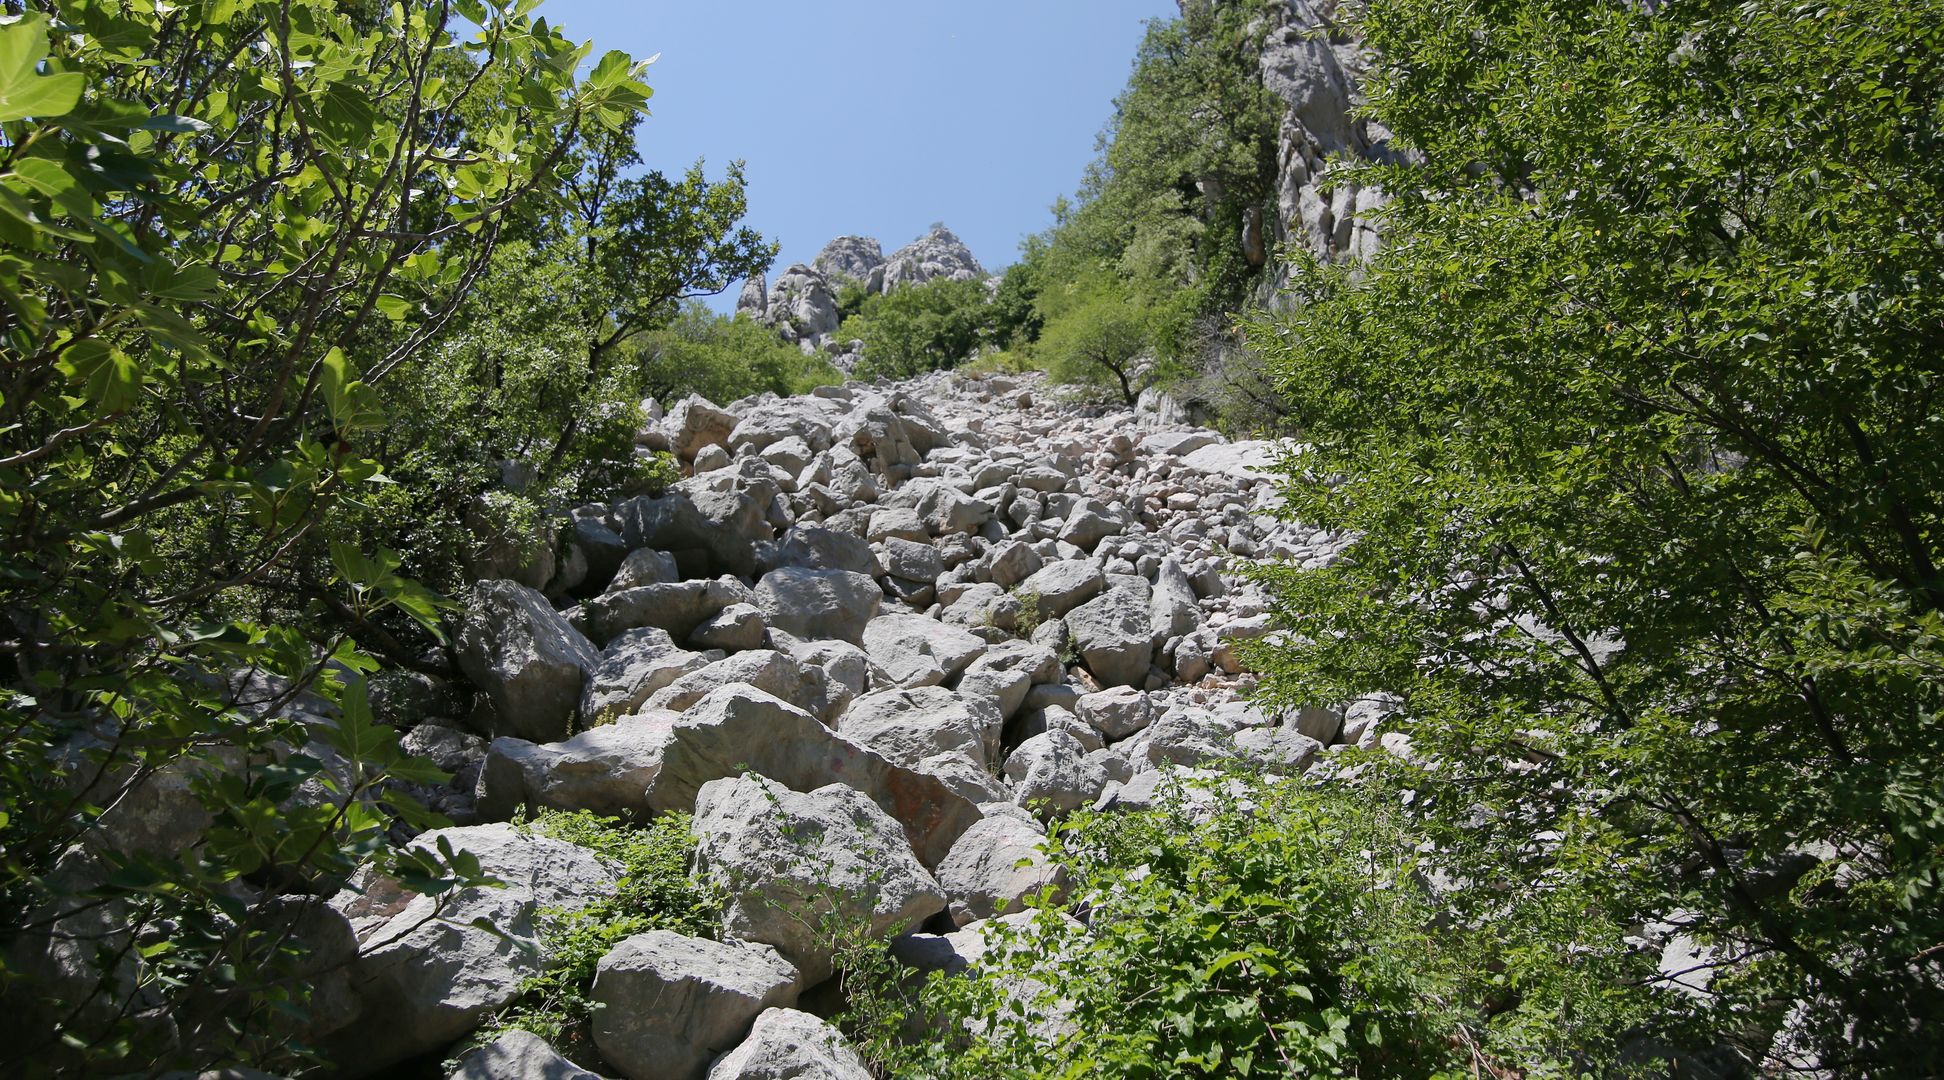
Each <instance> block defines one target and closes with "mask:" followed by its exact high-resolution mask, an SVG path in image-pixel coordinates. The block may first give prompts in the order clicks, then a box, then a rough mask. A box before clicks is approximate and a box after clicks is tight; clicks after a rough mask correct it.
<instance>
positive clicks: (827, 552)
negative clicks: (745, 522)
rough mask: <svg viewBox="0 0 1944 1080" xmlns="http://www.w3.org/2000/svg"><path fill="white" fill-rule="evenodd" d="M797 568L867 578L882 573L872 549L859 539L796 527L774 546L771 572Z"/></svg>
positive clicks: (813, 528)
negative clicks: (779, 568)
mask: <svg viewBox="0 0 1944 1080" xmlns="http://www.w3.org/2000/svg"><path fill="white" fill-rule="evenodd" d="M780 566H799V567H803V568H804V569H807V570H849V571H850V572H851V573H854V574H863V575H864V576H866V577H877V576H878V575H879V574H882V573H884V568H883V567H882V566H880V565H879V564H878V557H877V554H876V553H875V552H873V551H872V550H871V545H870V544H869V543H866V542H865V541H864V539H863V538H862V537H858V536H853V535H851V534H849V533H842V532H837V531H835V530H833V529H822V528H817V527H816V526H811V525H799V526H797V527H796V528H794V529H791V530H790V531H789V532H788V533H785V534H784V536H783V542H782V543H781V544H778V545H777V548H776V554H775V557H774V561H773V563H772V567H771V568H772V569H773V568H775V567H780Z"/></svg>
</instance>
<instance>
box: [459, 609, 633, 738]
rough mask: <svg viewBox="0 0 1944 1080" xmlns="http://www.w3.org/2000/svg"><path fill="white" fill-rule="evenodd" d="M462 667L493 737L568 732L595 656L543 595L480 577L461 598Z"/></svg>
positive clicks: (597, 655) (548, 735)
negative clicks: (480, 696)
mask: <svg viewBox="0 0 1944 1080" xmlns="http://www.w3.org/2000/svg"><path fill="white" fill-rule="evenodd" d="M455 644H456V646H457V649H456V652H457V655H458V660H459V669H460V670H461V671H463V672H465V674H466V677H467V678H468V679H471V680H472V682H473V685H474V686H477V687H479V689H480V690H481V691H482V692H483V693H484V694H485V697H486V703H487V708H486V709H485V710H484V715H483V716H480V717H477V718H476V720H477V721H478V722H479V723H480V726H481V727H482V728H484V729H485V730H486V731H487V732H488V733H490V734H504V735H518V736H521V737H524V738H534V739H539V740H542V741H544V740H547V739H557V738H561V737H563V736H565V735H566V734H567V732H568V731H569V730H570V727H571V725H572V723H573V719H574V712H575V710H576V709H577V708H578V707H579V704H580V696H581V686H582V683H583V682H584V681H585V680H586V678H587V673H588V672H589V671H591V670H593V668H594V667H595V665H597V664H598V663H599V662H600V653H599V652H597V651H596V650H595V648H594V646H593V644H592V643H591V642H589V641H588V640H587V638H586V637H584V636H582V634H581V633H580V631H578V630H575V629H574V628H573V627H572V626H570V625H569V624H568V622H567V620H566V619H564V618H562V617H561V616H560V614H559V613H558V612H556V611H554V609H553V605H551V604H549V603H547V598H546V597H544V596H542V595H540V594H539V593H538V592H536V591H534V590H533V589H530V588H527V587H526V586H524V585H516V584H514V583H513V582H510V581H482V582H480V583H478V584H477V585H475V586H473V588H472V590H471V591H470V592H469V593H468V594H467V596H466V609H465V613H464V614H463V615H462V616H461V617H460V620H459V632H458V634H457V635H456V642H455Z"/></svg>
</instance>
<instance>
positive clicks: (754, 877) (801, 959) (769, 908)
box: [694, 776, 945, 984]
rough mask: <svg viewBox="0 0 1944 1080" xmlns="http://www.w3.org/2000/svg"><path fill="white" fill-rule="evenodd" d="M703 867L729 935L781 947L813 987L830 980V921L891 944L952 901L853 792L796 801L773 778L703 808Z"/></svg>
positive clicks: (710, 796)
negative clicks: (850, 923) (825, 935)
mask: <svg viewBox="0 0 1944 1080" xmlns="http://www.w3.org/2000/svg"><path fill="white" fill-rule="evenodd" d="M694 830H695V834H696V836H697V838H698V840H699V846H698V848H697V858H698V863H699V865H700V867H701V869H702V872H703V874H704V875H705V876H706V877H707V879H708V880H709V881H711V882H713V883H714V884H715V885H716V886H718V887H720V888H721V889H723V890H724V894H725V895H726V897H727V902H726V905H725V907H724V910H723V917H722V919H723V922H722V925H723V930H724V931H725V932H726V933H728V934H731V935H733V936H736V937H739V938H742V939H744V940H747V941H759V942H762V943H764V944H767V945H773V946H775V947H776V949H777V951H778V952H780V953H782V954H783V956H784V958H785V959H788V960H789V961H791V962H792V963H793V964H795V965H796V966H797V968H798V969H799V970H800V971H802V972H803V975H804V979H805V981H806V982H807V983H812V984H814V983H817V982H821V981H822V980H823V979H824V978H826V977H827V976H828V975H829V974H830V971H831V966H830V961H831V953H830V946H829V944H828V942H827V941H826V940H821V939H820V935H819V934H817V933H816V927H817V926H818V925H819V923H820V922H821V921H822V920H823V919H824V918H825V917H826V916H828V915H832V914H835V915H836V916H837V917H839V918H843V919H849V920H855V921H856V922H857V923H858V924H861V925H863V926H864V927H865V928H866V932H868V933H870V934H872V935H882V936H889V935H891V934H894V933H896V932H898V931H900V930H902V929H904V928H906V927H909V926H912V925H915V924H916V923H918V922H919V921H920V920H922V919H924V918H926V917H927V916H929V915H932V914H933V913H935V912H938V911H941V910H943V909H944V907H945V896H944V894H943V893H942V892H940V891H939V887H938V883H937V882H936V881H934V880H933V879H932V876H931V875H930V874H929V873H927V872H926V870H925V868H924V867H923V866H921V865H920V864H919V863H918V860H917V859H916V858H915V857H913V855H912V853H911V848H910V845H909V844H908V843H907V841H906V839H905V835H904V831H903V829H901V828H900V827H899V825H898V822H896V821H894V820H893V819H892V818H891V817H890V816H889V815H887V814H886V813H885V812H884V811H883V810H881V809H879V808H878V806H877V804H875V803H873V802H872V801H871V800H870V799H868V798H867V797H865V796H864V794H863V793H862V792H859V791H857V790H855V789H853V788H850V787H846V786H844V785H842V784H830V785H827V786H825V787H820V788H817V789H815V790H814V791H809V792H796V791H792V790H790V789H789V788H787V787H785V786H784V785H782V784H779V783H777V782H776V781H774V780H770V779H767V778H765V777H760V776H758V777H742V776H736V777H727V778H724V779H720V780H712V781H710V782H709V783H707V784H704V785H703V786H702V790H701V791H700V793H698V795H697V796H696V800H695V820H694Z"/></svg>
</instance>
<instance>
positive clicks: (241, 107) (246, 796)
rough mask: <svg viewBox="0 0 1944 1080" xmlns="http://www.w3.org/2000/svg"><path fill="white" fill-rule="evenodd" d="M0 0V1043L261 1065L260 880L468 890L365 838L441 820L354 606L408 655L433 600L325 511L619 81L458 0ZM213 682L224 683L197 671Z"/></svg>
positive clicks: (519, 23) (263, 909) (298, 1058)
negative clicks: (421, 1)
mask: <svg viewBox="0 0 1944 1080" xmlns="http://www.w3.org/2000/svg"><path fill="white" fill-rule="evenodd" d="M23 8H25V13H24V14H23ZM44 9H46V10H53V9H58V11H59V14H60V17H59V20H58V21H57V20H55V19H51V18H49V17H48V16H47V15H46V14H44V13H43V10H44ZM9 11H10V15H9V18H8V20H7V21H6V22H5V23H4V25H0V86H3V87H4V90H0V128H3V131H0V134H3V135H4V140H5V144H6V147H7V153H6V154H5V155H4V158H0V306H4V310H5V319H4V321H5V323H6V328H7V333H6V338H5V345H4V349H3V350H0V352H3V354H4V355H3V356H0V359H3V360H4V362H3V363H0V531H4V532H5V534H6V536H7V543H6V545H5V548H4V551H0V625H4V627H5V630H4V631H0V639H4V644H3V645H0V649H3V650H4V652H5V654H6V657H7V663H6V666H5V671H6V673H5V675H4V676H0V731H4V732H5V733H6V734H5V754H4V757H3V758H0V927H3V928H4V929H0V957H4V960H3V961H0V963H3V964H4V968H0V984H4V990H5V994H6V1008H5V1010H4V1018H3V1020H0V1028H4V1032H5V1035H6V1038H5V1039H4V1040H0V1062H4V1063H5V1065H6V1066H7V1067H8V1068H7V1071H8V1072H10V1073H14V1074H21V1073H25V1074H28V1075H42V1074H51V1073H61V1074H79V1073H83V1072H103V1073H115V1074H123V1073H129V1072H157V1073H159V1072H166V1071H170V1070H174V1069H178V1068H181V1069H188V1070H190V1071H192V1072H201V1071H203V1070H205V1069H209V1068H213V1067H217V1066H229V1065H242V1064H252V1065H262V1066H265V1067H269V1068H273V1069H278V1070H279V1071H281V1070H282V1069H283V1068H285V1067H288V1068H297V1067H299V1066H300V1065H301V1064H302V1062H303V1058H304V1056H305V1055H306V1054H307V1053H308V1050H307V1047H306V1046H305V1045H304V1042H303V1039H302V1038H301V1032H302V1030H303V1029H302V1026H301V1019H302V1017H303V1015H304V1010H305V1005H306V1001H307V998H308V993H309V990H310V985H309V983H310V979H311V977H312V976H313V975H314V971H312V970H311V969H309V968H307V967H306V965H307V964H308V963H311V962H312V958H311V957H310V956H308V955H307V948H308V943H306V942H305V941H303V940H301V939H300V938H301V935H293V934H291V933H290V932H289V931H290V918H291V912H292V911H293V905H294V904H296V903H297V901H296V900H293V899H292V894H293V893H294V894H300V895H314V894H322V895H329V894H330V893H331V892H332V891H333V889H334V888H336V887H337V885H338V884H339V883H340V882H342V881H343V880H345V879H346V877H347V876H348V875H349V874H350V873H351V872H352V871H353V869H354V868H356V867H357V866H358V865H359V864H361V863H364V862H366V861H374V860H375V861H376V862H377V863H378V865H379V868H380V869H382V870H383V871H385V872H387V873H389V874H390V875H391V876H392V877H394V878H395V879H396V880H399V881H400V882H402V883H403V884H404V885H405V886H406V887H408V888H412V889H416V890H420V891H423V892H427V893H433V894H437V893H443V892H445V891H448V890H451V889H454V888H459V887H462V886H464V885H466V884H469V883H477V882H478V881H479V880H480V874H479V867H478V864H477V862H476V861H473V860H471V859H469V858H468V857H466V856H465V855H464V853H451V852H440V853H427V852H415V851H410V850H405V851H398V850H393V849H392V848H391V846H390V842H389V841H390V836H391V834H392V831H393V830H394V829H396V828H405V829H414V830H415V829H420V828H425V827H430V826H433V825H436V824H438V823H439V819H438V818H437V817H436V816H434V815H432V814H429V813H427V812H426V811H425V810H424V809H423V808H422V807H421V806H419V805H418V804H417V803H415V802H414V801H412V800H411V799H410V798H409V796H408V795H407V794H406V793H405V790H404V789H405V788H406V787H407V786H408V785H416V784H438V783H442V782H444V780H445V779H446V778H445V777H444V776H443V775H442V774H440V773H439V772H437V771H436V770H434V769H431V768H430V767H429V766H427V765H426V764H425V763H424V762H420V761H415V760H413V759H411V758H409V757H407V756H406V755H405V754H404V753H403V752H402V750H401V749H400V747H399V743H398V737H397V733H396V732H395V731H394V730H393V729H392V728H390V727H389V726H388V725H385V724H381V723H379V722H377V721H376V719H375V718H374V717H373V716H372V713H371V709H370V706H369V702H368V700H367V692H366V689H365V677H366V676H367V675H369V674H370V673H372V672H373V671H374V670H375V669H376V665H375V664H374V663H373V661H372V660H371V659H370V657H369V656H368V655H366V653H365V652H364V651H363V648H361V647H369V646H372V645H374V644H376V642H375V640H374V637H373V635H371V634H370V633H369V632H368V629H367V628H370V627H372V626H375V625H376V624H378V623H379V622H387V621H388V620H389V621H388V625H391V626H393V627H396V628H401V629H409V631H410V632H411V633H413V634H416V635H417V636H418V641H420V642H422V643H431V642H434V641H436V640H437V635H438V633H439V625H440V616H441V609H440V605H439V603H438V601H437V600H436V599H435V598H434V597H433V596H432V595H431V594H430V593H429V592H428V591H427V590H426V589H425V588H424V587H422V586H420V585H418V584H415V583H414V582H412V581H411V580H409V579H408V578H407V577H406V576H404V575H401V573H400V572H399V571H400V569H401V566H402V563H403V560H402V558H401V556H400V555H398V554H396V553H394V552H392V551H387V550H383V549H382V548H381V546H380V545H376V544H371V545H365V544H360V543H357V542H355V540H354V536H353V535H352V534H350V533H348V532H346V531H342V527H343V525H344V523H345V522H346V520H347V511H350V510H353V509H355V508H356V507H357V505H358V504H359V503H360V502H361V501H362V500H363V499H364V498H365V497H367V496H368V495H370V494H371V493H374V492H377V491H379V490H381V489H384V488H386V487H387V486H388V485H387V483H386V482H387V481H388V479H389V478H388V477H387V476H386V475H385V471H384V459H385V457H386V456H387V452H388V450H389V449H391V447H390V446H388V444H387V440H388V437H389V435H388V433H389V432H392V430H393V429H392V428H391V427H390V421H389V420H388V418H387V416H386V414H385V404H386V403H385V399H384V394H385V392H386V391H387V389H388V388H389V387H390V386H392V385H395V382H394V377H395V376H397V375H398V374H399V372H401V371H405V370H411V369H413V368H414V367H415V366H416V365H419V364H423V363H427V362H431V361H432V360H433V358H434V357H436V356H438V355H439V354H440V349H441V348H442V347H443V346H444V345H445V343H446V341H447V338H446V337H445V334H446V333H447V331H449V330H450V329H451V327H452V320H453V319H454V318H455V317H457V314H458V312H459V310H460V309H461V308H463V307H464V306H465V305H466V303H467V302H468V300H469V298H470V297H471V296H472V295H473V293H472V285H473V283H474V282H475V281H477V280H478V279H479V277H480V276H481V275H483V274H486V273H488V272H489V271H490V269H491V268H492V267H493V265H494V259H495V255H496V246H497V243H498V241H499V240H500V239H501V238H502V237H503V235H504V233H505V231H507V230H517V229H521V228H525V227H527V226H528V225H529V224H530V223H531V222H532V221H534V220H536V219H537V218H538V217H539V216H541V215H544V214H545V213H546V212H547V211H546V210H545V209H543V208H544V207H547V206H550V205H552V199H553V188H554V186H555V185H556V184H557V183H558V181H559V178H560V176H561V174H562V163H563V159H564V158H566V157H567V156H568V155H569V154H570V152H571V151H572V150H573V148H574V147H576V146H577V145H580V142H579V141H578V140H577V139H575V138H574V134H575V133H580V135H581V136H583V137H585V138H596V137H599V133H608V134H618V133H620V132H624V131H627V130H629V121H630V119H631V118H632V117H634V116H636V115H637V114H638V113H639V111H640V109H641V108H642V107H643V106H644V105H645V102H646V99H647V95H648V93H649V90H648V87H647V86H645V85H644V84H642V83H641V82H640V81H639V77H640V75H641V74H642V72H643V70H644V69H643V68H642V67H640V66H639V65H636V64H634V63H633V62H632V61H630V60H629V59H628V58H627V57H626V56H625V55H623V54H620V53H612V54H609V55H607V56H605V57H602V58H600V59H599V60H598V61H596V62H595V63H593V64H591V65H582V64H581V63H580V61H581V60H582V59H583V58H585V57H586V55H587V51H586V49H585V48H584V47H582V46H579V45H576V44H574V43H573V42H571V41H569V40H568V39H567V38H566V37H564V36H563V35H562V34H560V33H559V31H558V30H556V29H554V28H552V27H551V26H549V25H547V24H546V23H545V22H543V21H541V20H538V19H535V18H534V17H532V16H531V15H530V13H529V11H528V10H527V9H526V8H521V9H519V10H518V11H515V10H514V9H513V8H512V7H506V8H498V7H495V8H492V9H488V8H487V7H486V6H485V5H483V4H478V3H472V2H465V3H460V4H457V5H453V6H441V5H432V6H428V5H394V6H390V7H385V6H382V5H372V4H348V5H347V4H339V3H334V2H328V0H291V2H279V3H271V2H268V0H224V2H220V3H208V4H197V5H189V6H169V7H160V8H158V7H155V6H154V5H148V6H143V5H139V4H134V5H130V4H96V3H71V4H69V3H63V4H59V5H32V6H23V5H19V4H16V5H13V6H12V7H11V8H10V9H9ZM462 13H463V14H462ZM583 68H584V69H585V70H586V76H585V78H584V79H581V78H577V77H576V75H575V72H576V71H577V70H582V69H583ZM474 76H477V77H474ZM515 90H517V93H515V92H514V91H515ZM469 494H470V492H469ZM354 628H355V632H354ZM245 673H248V674H252V675H254V676H256V682H255V684H254V685H255V687H256V689H257V696H259V697H262V698H264V699H265V700H264V701H262V702H261V703H260V705H259V706H258V707H254V708H245V707H239V706H238V705H236V704H235V703H234V698H233V695H230V694H228V693H227V692H226V687H227V686H229V685H231V684H233V683H234V682H235V681H236V680H238V679H239V678H240V677H241V676H242V675H243V674H245ZM306 693H308V694H313V695H316V699H311V700H310V701H309V702H308V704H309V708H310V719H309V721H308V722H307V723H306V722H300V721H299V720H298V719H295V718H293V717H292V716H291V715H290V714H289V713H288V712H287V711H286V710H285V708H284V707H285V706H287V705H289V704H290V703H292V702H293V701H296V700H298V699H299V697H300V695H303V694H306ZM317 699H321V700H317ZM320 746H321V747H324V748H328V749H327V750H322V749H315V747H320ZM136 806H141V807H143V808H144V809H142V810H141V811H139V814H141V815H148V816H147V817H146V818H144V819H143V821H142V822H135V823H130V822H129V821H128V820H127V819H128V818H129V817H130V815H131V814H133V813H137V812H135V811H132V810H131V808H132V807H136ZM143 822H152V823H154V824H156V825H158V826H160V827H164V828H174V827H180V828H182V829H183V830H184V832H183V834H182V836H181V837H180V838H177V837H173V836H168V835H167V834H166V833H165V834H164V836H165V838H164V839H161V840H157V839H155V838H153V837H146V836H145V835H144V828H145V827H146V825H145V824H143Z"/></svg>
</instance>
